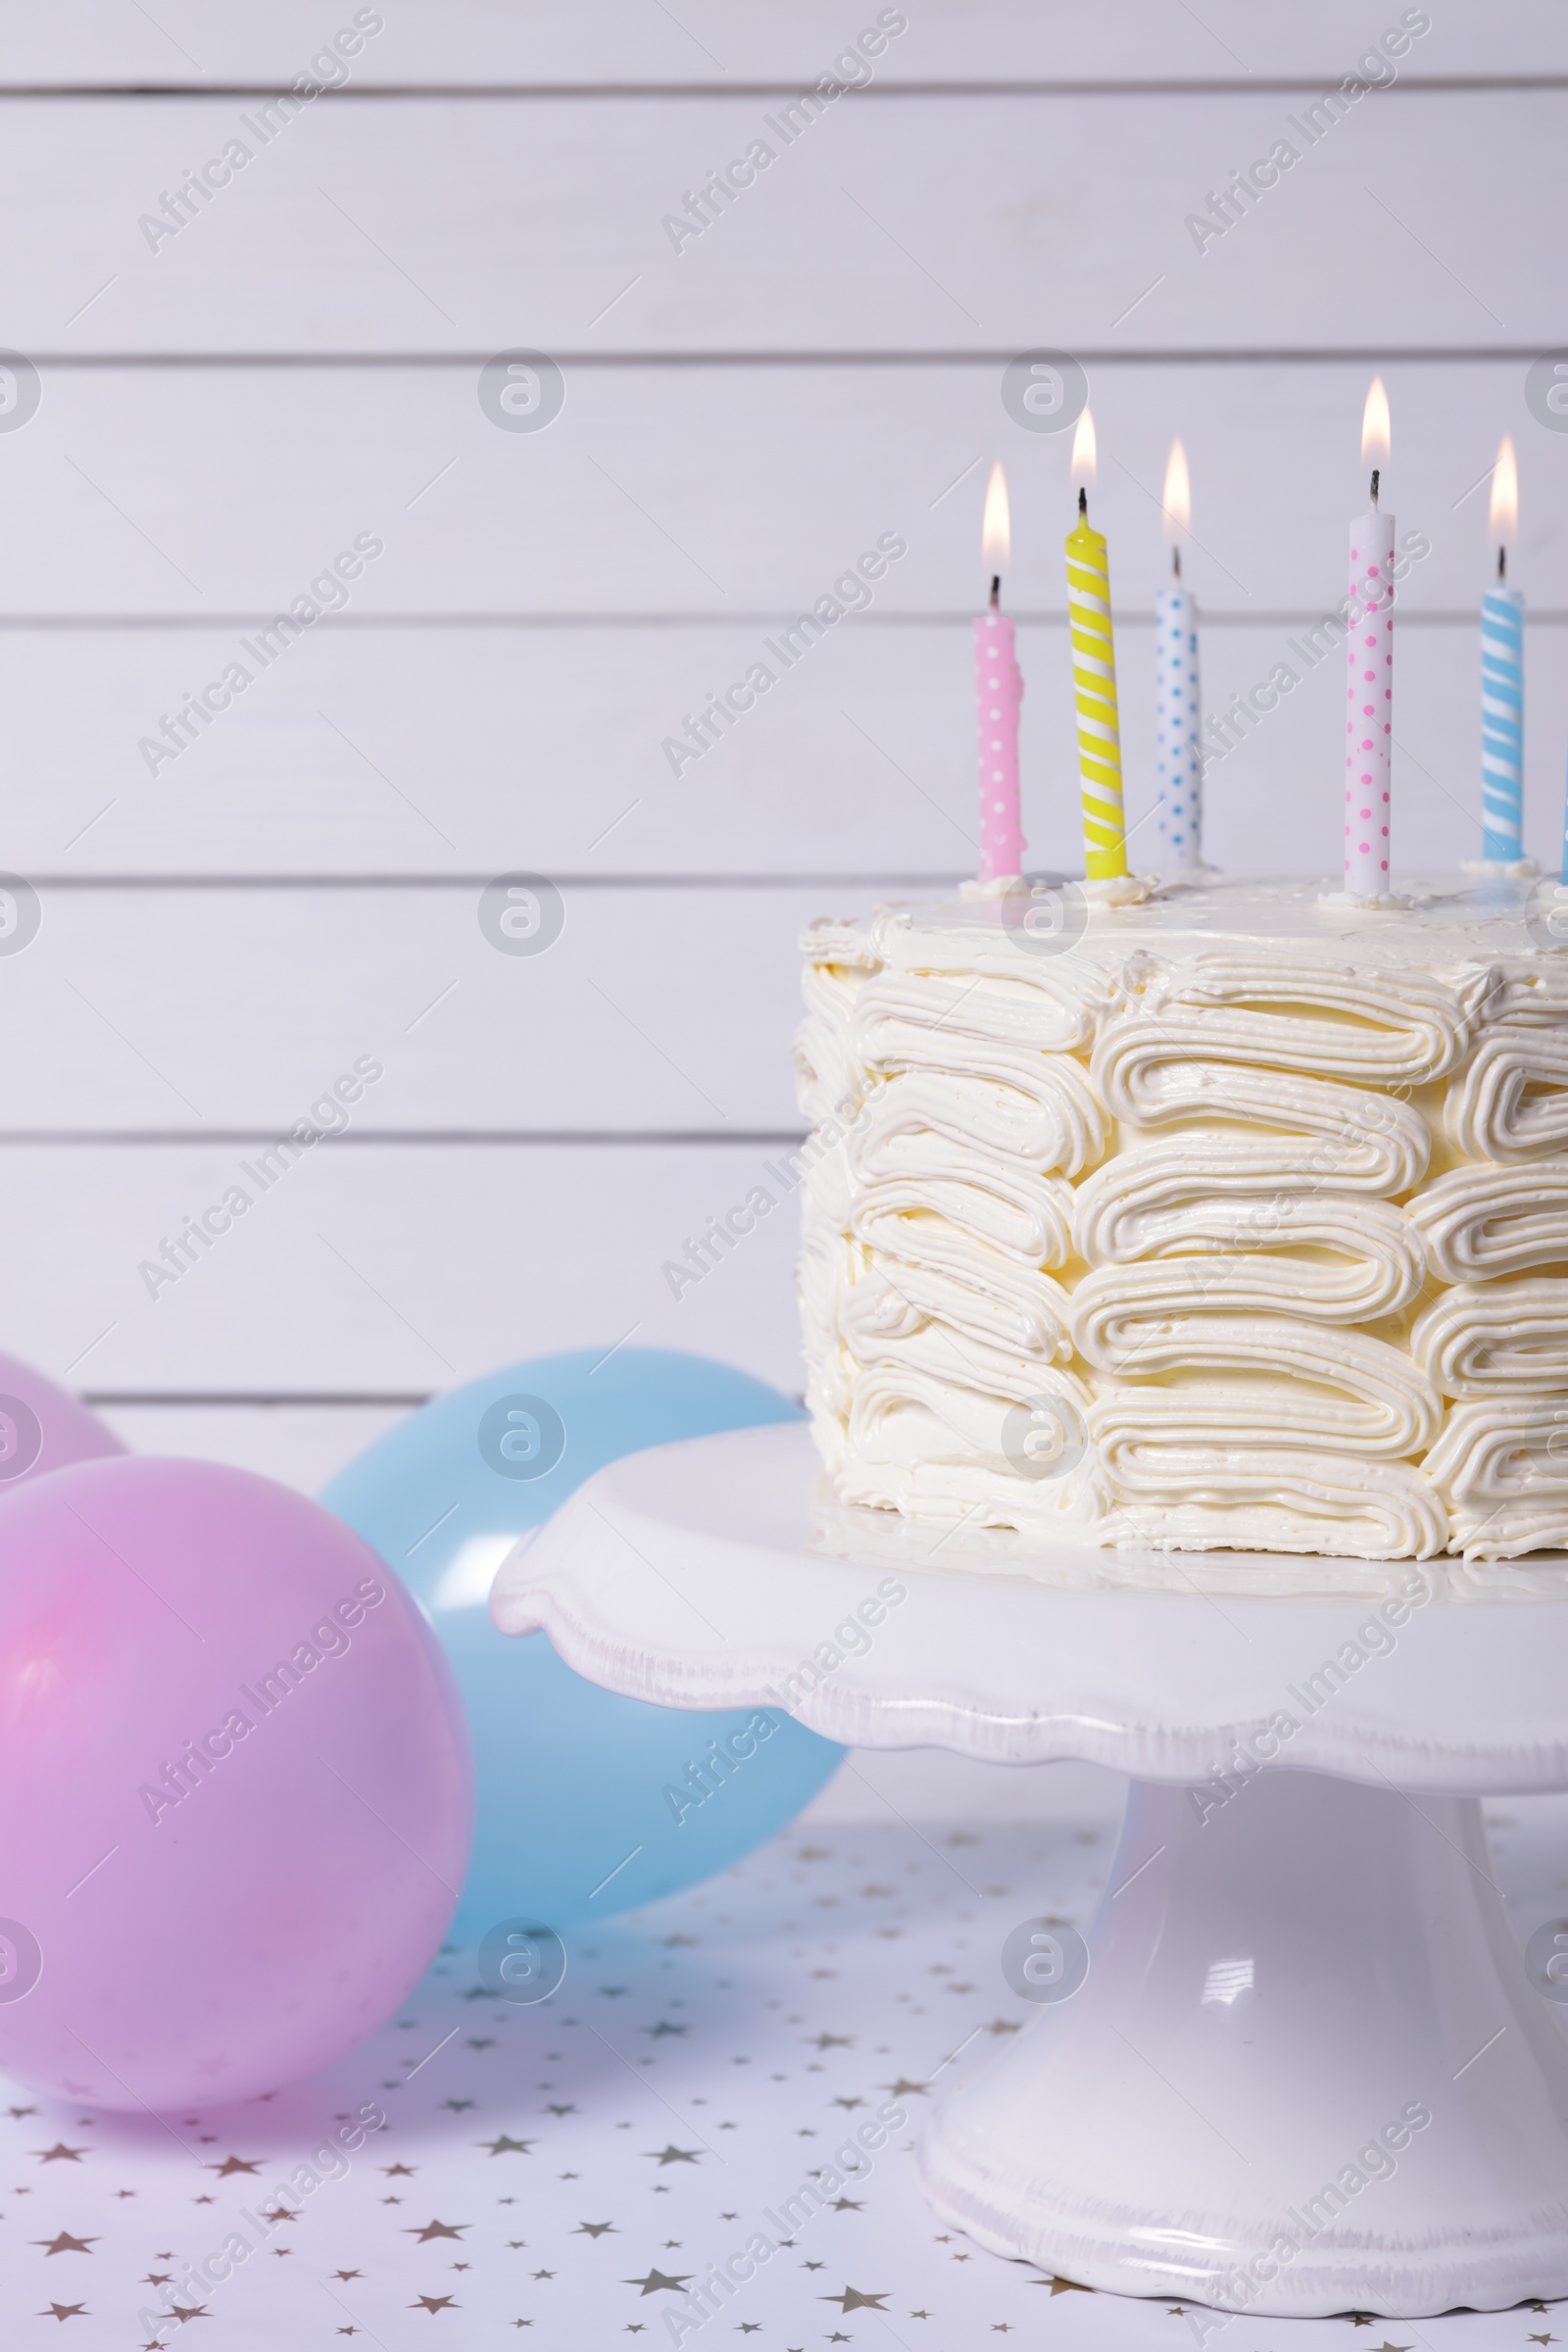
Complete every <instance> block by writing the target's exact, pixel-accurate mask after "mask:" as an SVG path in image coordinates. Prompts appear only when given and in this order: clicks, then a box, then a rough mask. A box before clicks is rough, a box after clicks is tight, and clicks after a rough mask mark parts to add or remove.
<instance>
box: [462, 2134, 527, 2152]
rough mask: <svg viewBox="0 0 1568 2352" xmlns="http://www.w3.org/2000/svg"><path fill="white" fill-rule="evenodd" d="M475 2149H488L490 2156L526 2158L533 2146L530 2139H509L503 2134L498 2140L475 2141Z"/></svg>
mask: <svg viewBox="0 0 1568 2352" xmlns="http://www.w3.org/2000/svg"><path fill="white" fill-rule="evenodd" d="M473 2144H474V2146H475V2147H476V2148H488V2149H489V2151H490V2153H491V2155H492V2156H526V2155H527V2153H528V2150H529V2149H530V2148H531V2147H532V2146H533V2141H532V2140H531V2139H509V2138H508V2137H507V2134H506V2133H505V2131H503V2132H502V2133H501V2135H500V2137H499V2138H498V2139H476V2140H475V2141H474V2143H473Z"/></svg>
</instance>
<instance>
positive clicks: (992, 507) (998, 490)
mask: <svg viewBox="0 0 1568 2352" xmlns="http://www.w3.org/2000/svg"><path fill="white" fill-rule="evenodd" d="M980 552H981V554H982V556H983V557H984V559H985V567H986V569H987V571H989V572H990V573H991V574H992V575H993V577H994V576H995V575H996V574H997V573H998V572H1003V571H1005V570H1006V568H1007V566H1008V564H1010V563H1011V561H1012V525H1011V522H1010V521H1009V519H1008V515H1007V477H1006V475H1005V473H1004V472H1003V470H1002V460H1001V459H1000V458H999V459H998V460H997V462H996V464H995V465H994V466H992V468H991V479H990V481H989V482H987V484H986V513H985V520H984V521H983V522H982V524H981V526H980Z"/></svg>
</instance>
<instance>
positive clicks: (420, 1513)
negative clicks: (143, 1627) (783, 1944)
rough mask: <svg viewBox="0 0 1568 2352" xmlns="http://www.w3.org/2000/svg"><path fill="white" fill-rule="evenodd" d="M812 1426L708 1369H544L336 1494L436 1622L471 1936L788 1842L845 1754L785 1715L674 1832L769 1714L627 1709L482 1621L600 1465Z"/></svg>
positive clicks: (355, 1470)
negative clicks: (472, 1797)
mask: <svg viewBox="0 0 1568 2352" xmlns="http://www.w3.org/2000/svg"><path fill="white" fill-rule="evenodd" d="M596 1366H597V1369H596V1368H595V1367H596ZM800 1417H801V1416H800V1412H799V1409H798V1407H797V1406H795V1405H794V1404H792V1403H791V1402H790V1400H789V1398H788V1397H782V1396H780V1394H779V1392H778V1391H777V1390H776V1389H770V1388H768V1387H766V1386H765V1384H764V1383H763V1382H761V1381H760V1380H753V1379H751V1378H750V1377H749V1376H748V1375H747V1374H746V1373H744V1372H737V1371H735V1370H734V1369H732V1367H731V1366H729V1365H727V1364H720V1363H715V1362H713V1361H712V1360H711V1358H710V1357H708V1356H701V1355H682V1354H678V1353H676V1352H675V1351H674V1350H672V1349H669V1348H617V1349H616V1350H615V1352H614V1353H613V1355H611V1356H609V1357H605V1356H603V1355H602V1354H596V1353H595V1352H594V1351H592V1350H579V1351H575V1352H573V1353H571V1354H568V1355H547V1356H536V1357H534V1358H533V1359H532V1360H531V1361H529V1362H526V1363H521V1364H514V1365H511V1366H509V1367H508V1369H507V1370H505V1371H503V1372H495V1373H492V1374H490V1375H489V1377H488V1378H487V1379H484V1380H476V1381H473V1382H472V1383H470V1385H469V1386H468V1387H467V1388H464V1389H457V1390H455V1391H454V1392H453V1394H452V1395H451V1396H448V1397H437V1398H436V1399H435V1400H434V1401H433V1402H432V1403H430V1404H427V1405H424V1406H422V1407H421V1408H420V1409H419V1411H417V1412H416V1413H412V1414H410V1416H409V1418H408V1419H407V1420H406V1421H402V1422H400V1423H399V1424H398V1426H397V1427H396V1428H395V1429H391V1430H389V1431H388V1432H387V1434H386V1435H385V1437H382V1438H378V1439H377V1440H376V1442H375V1444H374V1445H373V1446H368V1448H367V1449H366V1451H365V1452H364V1453H362V1454H361V1455H360V1456H359V1458H358V1459H357V1460H356V1461H353V1462H351V1463H350V1464H349V1466H348V1468H347V1469H346V1470H342V1471H340V1472H339V1473H338V1475H337V1477H336V1478H334V1479H333V1480H332V1481H331V1483H330V1484H329V1485H328V1486H327V1487H325V1488H324V1489H323V1490H322V1494H321V1500H322V1502H324V1503H325V1505H326V1507H327V1508H328V1510H331V1511H335V1512H336V1514H337V1516H338V1517H339V1518H340V1519H344V1520H346V1521H347V1522H348V1524H349V1526H350V1527H352V1528H354V1529H355V1530H356V1531H357V1532H358V1533H359V1534H360V1535H362V1536H363V1537H364V1538H365V1540H366V1541H367V1543H368V1544H372V1545H373V1546H374V1548H375V1549H376V1550H377V1551H378V1552H379V1553H380V1555H381V1557H382V1559H383V1560H385V1561H386V1563H387V1565H388V1567H389V1568H391V1569H393V1570H394V1571H395V1572H396V1573H397V1574H398V1575H399V1576H400V1577H401V1578H402V1579H403V1581H404V1582H405V1584H407V1585H408V1586H409V1587H410V1589H411V1590H412V1591H413V1593H415V1595H416V1597H417V1599H418V1600H419V1601H420V1602H421V1604H422V1605H423V1607H424V1608H425V1609H426V1611H427V1612H428V1614H429V1616H430V1618H431V1621H432V1623H433V1624H434V1626H435V1629H436V1632H437V1633H438V1635H439V1636H440V1638H441V1641H442V1642H443V1644H444V1646H445V1648H446V1652H447V1655H448V1657H449V1658H450V1659H451V1661H452V1667H453V1671H454V1673H455V1674H456V1676H457V1679H458V1684H459V1687H460V1689H461V1690H462V1692H463V1697H464V1702H465V1705H466V1708H467V1713H468V1726H469V1730H470V1731H471V1733H472V1736H473V1748H474V1765H475V1771H476V1777H477V1782H478V1826H477V1830H476V1833H475V1837H474V1845H473V1861H472V1864H471V1867H470V1869H469V1872H468V1878H467V1882H466V1886H465V1887H464V1890H463V1900H462V1902H461V1904H460V1905H459V1908H458V1915H457V1921H456V1932H457V1933H458V1935H459V1936H464V1937H469V1938H476V1937H478V1936H482V1935H484V1934H485V1932H486V1931H487V1930H488V1929H489V1928H491V1927H492V1926H494V1925H495V1924H496V1923H497V1922H498V1921H501V1920H504V1919H516V1918H519V1917H522V1916H524V1915H528V1916H531V1917H533V1918H535V1919H537V1920H540V1921H542V1922H543V1923H544V1924H545V1925H547V1926H549V1927H553V1928H562V1927H565V1926H567V1925H568V1924H571V1923H581V1922H583V1921H587V1920H596V1919H603V1918H608V1917H610V1916H611V1914H612V1913H613V1912H616V1911H626V1910H630V1909H632V1908H633V1907H634V1906H635V1905H637V1904H639V1903H647V1902H652V1901H653V1900H654V1899H655V1898H656V1897H657V1896H659V1895H662V1894H671V1893H673V1892H674V1890H675V1889H676V1888H677V1887H689V1886H691V1885H692V1884H693V1883H694V1882H695V1881H697V1880H699V1879H706V1878H709V1877H711V1875H712V1873H713V1872H714V1871H718V1870H724V1869H726V1868H727V1867H728V1865H729V1864H730V1863H732V1862H735V1861H738V1860H739V1859H740V1857H741V1856H742V1855H743V1854H748V1853H750V1852H751V1851H752V1849H753V1848H754V1847H755V1846H758V1845H760V1844H762V1843H763V1842H764V1840H765V1839H767V1838H771V1837H772V1836H773V1835H774V1834H775V1832H777V1831H779V1830H781V1829H783V1828H784V1826H785V1825H786V1823H788V1822H789V1821H790V1820H791V1819H792V1818H793V1817H794V1815H795V1814H796V1813H798V1812H799V1811H800V1809H801V1807H802V1806H803V1805H804V1804H805V1803H806V1802H807V1801H808V1799H809V1798H810V1797H811V1796H813V1795H814V1794H815V1792H816V1790H817V1789H819V1788H820V1787H821V1786H822V1783H823V1782H824V1781H825V1780H826V1779H827V1778H828V1776H829V1774H830V1773H831V1772H832V1771H833V1770H834V1768H835V1767H836V1765H837V1764H838V1762H839V1759H840V1757H841V1756H842V1755H843V1753H844V1750H843V1749H842V1748H841V1747H838V1746H835V1745H834V1743H833V1742H832V1741H831V1740H822V1739H819V1738H818V1737H817V1736H816V1734H815V1733H814V1732H809V1731H806V1730H805V1729H804V1728H803V1727H802V1726H801V1725H800V1724H798V1723H795V1722H793V1721H792V1720H791V1719H790V1718H789V1717H788V1716H787V1715H785V1714H783V1713H782V1712H780V1711H779V1710H778V1709H773V1710H770V1715H771V1720H772V1722H773V1725H774V1727H775V1728H774V1730H773V1732H772V1735H771V1737H770V1738H768V1739H766V1740H758V1741H757V1742H756V1744H755V1747H754V1751H753V1753H752V1754H751V1755H749V1756H748V1757H746V1759H745V1760H744V1761H743V1762H741V1763H740V1764H738V1765H737V1766H736V1768H735V1770H734V1771H733V1772H732V1773H731V1774H730V1776H729V1777H728V1778H727V1779H719V1778H718V1776H717V1775H714V1774H710V1775H709V1780H710V1784H711V1786H712V1793H711V1795H708V1796H706V1797H704V1798H703V1799H702V1801H701V1802H699V1803H696V1804H693V1805H691V1806H689V1807H684V1808H682V1809H681V1812H680V1818H679V1819H678V1820H677V1819H676V1806H675V1805H674V1804H672V1803H671V1801H670V1800H669V1798H668V1797H666V1795H665V1793H664V1791H665V1789H666V1788H668V1787H671V1786H678V1785H679V1784H682V1783H684V1782H686V1779H687V1773H688V1769H689V1767H691V1766H692V1765H694V1764H698V1763H700V1762H701V1760H702V1758H703V1756H704V1752H705V1750H706V1749H707V1746H708V1742H709V1741H710V1740H723V1739H725V1738H727V1737H728V1735H729V1734H731V1733H732V1732H736V1731H739V1730H740V1729H741V1727H742V1726H743V1725H746V1724H748V1723H750V1722H751V1721H752V1720H753V1715H754V1713H755V1710H753V1709H751V1708H744V1709H742V1710H740V1711H739V1712H729V1711H726V1712H725V1713H722V1714H712V1713H707V1712H704V1713H696V1712H693V1711H691V1710H688V1709H683V1708H677V1707H657V1706H651V1705H649V1704H648V1703H647V1702H646V1701H644V1700H642V1699H634V1698H620V1697H617V1696H615V1695H614V1693H613V1692H612V1691H601V1690H600V1689H599V1688H598V1687H597V1686H596V1685H595V1684H593V1683H588V1682H584V1681H583V1679H582V1677H581V1676H580V1675H577V1674H573V1673H572V1671H571V1669H570V1668H569V1667H568V1666H565V1665H564V1664H563V1662H562V1660H561V1659H560V1658H559V1657H558V1656H557V1654H556V1652H555V1650H554V1649H553V1648H552V1646H551V1644H550V1642H549V1641H548V1640H547V1639H546V1637H545V1636H544V1635H543V1634H529V1635H526V1636H524V1637H523V1638H522V1639H521V1640H517V1639H515V1638H511V1637H508V1636H507V1635H504V1634H498V1633H497V1632H496V1630H495V1628H494V1626H493V1625H492V1624H491V1622H490V1616H489V1611H488V1609H487V1607H486V1605H485V1604H486V1601H487V1598H488V1595H489V1591H490V1585H491V1581H492V1579H493V1578H494V1576H495V1572H496V1569H497V1568H498V1567H499V1566H500V1564H501V1561H502V1559H503V1557H504V1556H505V1554H506V1552H507V1551H508V1550H509V1549H510V1547H511V1545H512V1544H515V1542H516V1539H517V1538H518V1537H519V1536H520V1535H522V1534H524V1533H525V1532H526V1530H527V1529H529V1528H530V1527H535V1526H537V1525H538V1524H539V1522H540V1521H541V1520H544V1519H547V1518H548V1517H549V1516H550V1514H551V1512H552V1511H553V1510H554V1509H555V1508H556V1506H557V1504H558V1503H560V1502H562V1501H563V1500H564V1498H565V1496H566V1495H569V1494H570V1493H571V1492H572V1490H573V1488H575V1487H579V1486H581V1484H582V1482H583V1480H584V1479H586V1478H588V1477H590V1476H591V1475H592V1473H593V1472H594V1471H595V1470H597V1469H599V1468H600V1467H601V1466H602V1465H603V1464H604V1463H606V1462H612V1461H614V1460H616V1459H617V1458H618V1457H619V1456H620V1455H621V1454H625V1453H635V1452H637V1451H639V1450H640V1449H641V1448H642V1447H643V1446H664V1445H668V1444H670V1443H672V1442H673V1441H674V1440H675V1439H677V1438H695V1437H701V1436H704V1435H706V1434H707V1433H709V1432H710V1431H713V1430H721V1429H751V1428H755V1427H757V1426H758V1425H760V1423H763V1422H769V1421H794V1420H798V1419H799V1418H800ZM696 1786H697V1787H700V1786H701V1784H700V1783H699V1784H696ZM688 1792H689V1791H688Z"/></svg>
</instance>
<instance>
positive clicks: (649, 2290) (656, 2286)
mask: <svg viewBox="0 0 1568 2352" xmlns="http://www.w3.org/2000/svg"><path fill="white" fill-rule="evenodd" d="M694 2276H695V2274H694V2273H693V2272H691V2271H683V2272H682V2273H681V2275H680V2277H679V2278H665V2276H664V2274H663V2272H662V2270H660V2269H658V2267H657V2266H656V2267H655V2268H654V2269H653V2270H651V2271H650V2272H649V2274H648V2276H647V2278H623V2279H622V2280H621V2282H620V2283H621V2285H622V2286H640V2287H641V2288H642V2290H643V2293H644V2294H645V2295H657V2294H658V2292H659V2290H660V2288H661V2287H662V2286H667V2287H668V2288H669V2290H670V2292H671V2293H672V2294H677V2295H678V2294H679V2293H680V2290H681V2288H682V2287H683V2286H684V2285H685V2284H686V2281H687V2279H688V2278H693V2277H694Z"/></svg>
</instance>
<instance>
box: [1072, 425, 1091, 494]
mask: <svg viewBox="0 0 1568 2352" xmlns="http://www.w3.org/2000/svg"><path fill="white" fill-rule="evenodd" d="M1094 478H1095V413H1094V410H1093V409H1090V408H1086V409H1085V410H1084V413H1083V415H1082V416H1081V417H1079V419H1078V422H1077V423H1076V424H1075V425H1074V427H1073V435H1072V480H1073V488H1074V489H1075V490H1076V489H1078V488H1079V487H1080V486H1083V487H1087V486H1088V485H1090V484H1091V483H1092V482H1093V481H1094Z"/></svg>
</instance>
